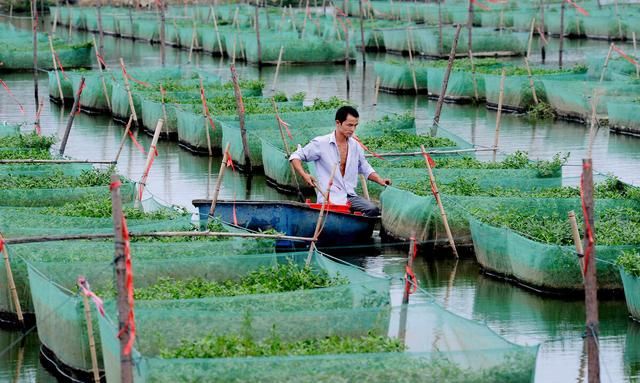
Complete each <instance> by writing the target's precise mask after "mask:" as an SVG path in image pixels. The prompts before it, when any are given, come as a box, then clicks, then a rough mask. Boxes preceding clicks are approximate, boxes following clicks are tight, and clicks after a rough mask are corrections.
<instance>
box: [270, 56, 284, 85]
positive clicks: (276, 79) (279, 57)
mask: <svg viewBox="0 0 640 383" xmlns="http://www.w3.org/2000/svg"><path fill="white" fill-rule="evenodd" d="M282 52H284V45H280V53H278V63H277V64H276V74H275V75H274V76H273V84H271V90H276V82H277V81H278V73H280V64H282Z"/></svg>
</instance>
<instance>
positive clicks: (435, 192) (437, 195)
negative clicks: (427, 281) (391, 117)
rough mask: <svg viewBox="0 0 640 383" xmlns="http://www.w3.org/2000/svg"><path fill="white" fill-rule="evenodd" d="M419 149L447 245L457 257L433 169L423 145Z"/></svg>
mask: <svg viewBox="0 0 640 383" xmlns="http://www.w3.org/2000/svg"><path fill="white" fill-rule="evenodd" d="M420 150H421V151H422V153H423V155H424V162H425V164H426V165H427V171H428V172H429V182H430V183H431V189H432V191H433V196H434V197H435V199H436V203H437V204H438V208H439V209H440V217H442V223H443V225H444V230H445V232H446V233H447V239H448V240H449V246H451V250H452V251H453V256H454V257H455V258H456V259H457V258H458V250H457V249H456V244H455V242H454V240H453V234H451V228H450V227H449V220H448V219H447V213H446V212H445V210H444V206H443V205H442V199H441V198H440V192H439V191H438V185H437V184H436V178H435V177H434V175H433V170H432V169H431V164H430V163H429V160H428V158H427V156H426V154H427V151H426V150H425V149H424V145H420Z"/></svg>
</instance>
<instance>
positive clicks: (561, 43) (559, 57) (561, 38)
mask: <svg viewBox="0 0 640 383" xmlns="http://www.w3.org/2000/svg"><path fill="white" fill-rule="evenodd" d="M565 8H566V2H565V1H563V2H562V5H561V6H560V46H559V48H558V67H559V68H560V69H562V48H563V46H564V10H565Z"/></svg>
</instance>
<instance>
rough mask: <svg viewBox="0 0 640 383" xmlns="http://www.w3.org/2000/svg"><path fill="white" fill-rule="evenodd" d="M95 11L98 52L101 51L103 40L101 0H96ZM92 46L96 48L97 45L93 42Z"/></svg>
mask: <svg viewBox="0 0 640 383" xmlns="http://www.w3.org/2000/svg"><path fill="white" fill-rule="evenodd" d="M96 13H97V16H98V40H99V41H100V52H102V42H103V41H104V29H103V28H102V1H101V0H96ZM94 39H95V37H94ZM94 46H95V47H96V49H98V47H97V46H96V45H95V44H94Z"/></svg>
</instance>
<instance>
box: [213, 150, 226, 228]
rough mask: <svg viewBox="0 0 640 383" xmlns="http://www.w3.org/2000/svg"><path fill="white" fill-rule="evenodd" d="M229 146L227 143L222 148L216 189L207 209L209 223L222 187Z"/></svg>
mask: <svg viewBox="0 0 640 383" xmlns="http://www.w3.org/2000/svg"><path fill="white" fill-rule="evenodd" d="M230 147H231V144H229V143H228V142H227V145H226V146H225V147H224V152H223V153H222V162H221V163H220V171H218V179H217V180H216V188H215V190H214V191H213V199H212V200H211V207H210V208H209V221H211V219H212V218H213V213H215V211H216V203H217V202H218V195H219V194H220V187H221V186H222V178H223V177H224V171H225V167H226V165H227V161H228V160H229V158H228V157H227V156H228V154H229V148H230Z"/></svg>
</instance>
